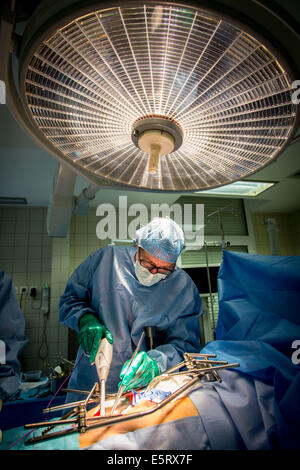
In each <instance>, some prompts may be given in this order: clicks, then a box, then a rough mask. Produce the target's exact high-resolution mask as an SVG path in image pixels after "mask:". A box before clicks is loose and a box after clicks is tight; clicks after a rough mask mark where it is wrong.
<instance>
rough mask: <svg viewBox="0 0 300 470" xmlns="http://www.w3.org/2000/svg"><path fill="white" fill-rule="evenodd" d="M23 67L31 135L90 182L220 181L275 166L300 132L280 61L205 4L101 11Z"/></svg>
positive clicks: (69, 24)
mask: <svg viewBox="0 0 300 470" xmlns="http://www.w3.org/2000/svg"><path fill="white" fill-rule="evenodd" d="M22 67H23V69H22V71H21V88H22V90H23V100H24V103H25V105H26V108H27V111H28V115H29V117H30V119H31V120H32V122H34V125H35V126H36V129H37V132H39V133H41V134H42V135H43V137H45V138H46V139H47V141H48V142H49V145H51V146H52V148H55V149H56V151H57V152H58V153H59V155H60V156H62V157H63V158H64V159H65V160H66V161H68V162H71V163H72V165H73V166H74V165H75V166H76V168H77V169H79V172H80V171H82V172H84V173H85V174H89V175H90V177H91V179H92V180H93V181H94V182H95V183H97V178H99V179H105V180H108V181H110V182H112V183H114V184H117V185H120V186H126V185H127V186H129V187H133V188H138V189H150V190H165V191H194V190H197V191H199V190H207V189H210V188H214V187H218V186H222V185H225V184H228V183H231V182H233V181H236V180H240V179H242V178H245V177H246V176H249V175H251V174H253V173H255V172H257V171H258V170H260V169H261V168H263V167H264V166H266V165H268V164H269V163H271V162H272V161H273V160H274V158H275V157H277V156H278V154H279V153H280V152H281V151H282V149H283V148H284V147H285V145H286V144H287V142H288V140H289V139H290V137H291V135H292V133H293V131H294V129H295V126H296V121H297V108H296V105H295V104H293V102H292V89H291V87H292V81H293V79H292V76H291V72H290V71H289V70H288V69H287V66H286V65H285V64H284V62H283V60H282V58H281V57H280V56H279V55H278V54H277V53H276V52H274V50H273V48H272V47H271V46H268V45H266V43H265V41H264V40H263V39H261V38H260V39H257V37H256V34H255V33H253V32H249V30H248V29H247V28H246V27H245V28H243V27H241V26H240V25H237V24H236V23H235V22H234V21H231V20H230V19H228V18H227V17H226V18H222V16H220V15H218V14H216V13H214V12H211V11H207V10H205V9H202V8H196V7H192V6H183V5H182V4H178V5H177V4H176V3H164V2H162V3H158V4H155V3H152V2H151V3H150V4H149V5H147V4H141V3H140V4H137V3H133V4H130V2H120V6H119V7H112V8H105V9H99V4H98V9H95V10H93V11H89V12H88V13H87V14H85V15H82V14H81V16H79V17H75V13H74V18H73V19H72V20H71V21H70V20H69V19H68V20H66V21H65V24H63V25H62V26H61V21H60V25H59V27H56V28H54V27H52V29H51V31H50V30H49V33H48V36H47V37H43V38H42V39H41V40H40V41H35V44H34V47H31V48H30V50H29V52H27V53H25V57H23V60H22ZM157 139H158V140H157ZM153 162H154V163H153Z"/></svg>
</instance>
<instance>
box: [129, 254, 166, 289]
mask: <svg viewBox="0 0 300 470" xmlns="http://www.w3.org/2000/svg"><path fill="white" fill-rule="evenodd" d="M134 269H135V274H136V277H137V278H138V280H139V281H140V283H141V284H143V286H147V287H150V286H153V285H154V284H156V283H157V282H159V281H161V280H162V279H165V278H166V277H167V274H160V273H156V274H152V273H150V271H148V269H147V268H145V267H144V266H141V265H140V263H139V261H138V260H136V261H135V263H134Z"/></svg>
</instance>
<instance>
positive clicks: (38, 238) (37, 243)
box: [0, 208, 52, 371]
mask: <svg viewBox="0 0 300 470" xmlns="http://www.w3.org/2000/svg"><path fill="white" fill-rule="evenodd" d="M46 211H47V209H46V208H1V209H0V267H1V268H2V269H4V271H5V272H6V273H7V274H8V275H10V276H11V278H12V280H13V283H14V286H15V287H16V288H17V289H18V290H19V291H20V288H21V287H22V286H26V287H28V289H29V290H30V287H37V288H38V295H37V297H36V298H35V299H33V298H32V297H30V295H29V293H28V294H27V295H25V296H24V295H23V296H22V299H21V295H20V293H19V294H17V299H18V300H19V302H21V310H22V312H23V313H24V316H25V322H26V330H25V334H26V336H27V337H28V339H29V341H28V343H27V344H26V345H25V347H24V348H23V351H22V353H21V356H20V358H21V362H22V368H23V370H24V371H26V370H33V369H42V368H43V364H44V360H43V359H40V358H39V354H40V355H41V356H43V355H44V354H45V352H46V350H45V348H44V346H43V344H42V336H43V327H44V320H45V318H44V316H43V315H42V314H41V311H40V301H41V286H42V285H45V284H50V283H51V262H52V240H51V238H49V237H48V235H47V231H46V222H45V221H46Z"/></svg>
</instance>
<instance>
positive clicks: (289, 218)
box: [252, 211, 300, 256]
mask: <svg viewBox="0 0 300 470" xmlns="http://www.w3.org/2000/svg"><path fill="white" fill-rule="evenodd" d="M269 218H270V219H275V222H276V228H277V229H278V232H277V237H278V245H279V249H280V255H282V256H295V255H299V254H300V211H297V212H294V213H290V214H281V213H253V214H252V221H253V230H254V236H255V242H256V253H257V254H262V255H271V242H270V235H269V232H268V230H267V225H266V224H265V221H266V220H267V219H269Z"/></svg>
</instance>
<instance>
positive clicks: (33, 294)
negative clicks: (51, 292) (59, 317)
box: [29, 286, 39, 297]
mask: <svg viewBox="0 0 300 470" xmlns="http://www.w3.org/2000/svg"><path fill="white" fill-rule="evenodd" d="M38 289H39V288H38V286H30V287H29V294H30V297H36V296H37V295H38Z"/></svg>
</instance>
